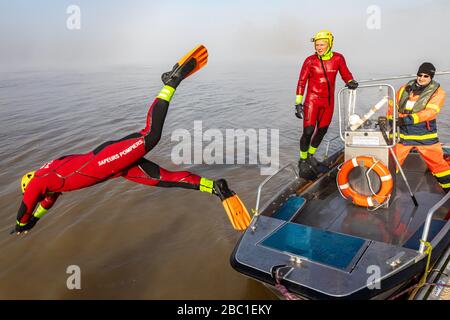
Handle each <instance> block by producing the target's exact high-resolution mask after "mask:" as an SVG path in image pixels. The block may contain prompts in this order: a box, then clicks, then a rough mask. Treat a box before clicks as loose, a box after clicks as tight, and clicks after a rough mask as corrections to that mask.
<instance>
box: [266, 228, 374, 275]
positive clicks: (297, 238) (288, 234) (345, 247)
mask: <svg viewBox="0 0 450 320" xmlns="http://www.w3.org/2000/svg"><path fill="white" fill-rule="evenodd" d="M365 242H366V240H364V239H361V238H357V237H352V236H347V235H344V234H340V233H335V232H330V231H326V230H319V229H315V228H311V227H308V226H305V225H301V224H297V223H287V224H285V225H284V226H283V227H281V228H280V229H278V230H277V231H275V232H274V233H273V234H272V235H270V236H269V237H268V238H266V239H265V240H263V241H262V243H261V244H262V245H263V246H265V247H268V248H271V249H275V250H278V251H282V252H288V253H291V254H293V255H298V256H301V257H304V258H307V259H309V260H311V261H314V262H317V263H321V264H325V265H328V266H331V267H334V268H338V269H342V270H345V269H347V268H349V266H350V263H351V262H352V261H353V260H354V258H355V256H356V255H357V254H358V252H359V251H360V249H361V248H362V246H363V245H364V243H365Z"/></svg>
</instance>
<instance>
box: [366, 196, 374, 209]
mask: <svg viewBox="0 0 450 320" xmlns="http://www.w3.org/2000/svg"><path fill="white" fill-rule="evenodd" d="M367 204H368V205H369V207H373V201H372V197H367Z"/></svg>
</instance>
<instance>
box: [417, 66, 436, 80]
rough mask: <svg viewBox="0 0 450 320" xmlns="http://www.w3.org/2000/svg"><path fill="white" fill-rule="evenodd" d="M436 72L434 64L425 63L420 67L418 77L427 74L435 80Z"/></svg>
mask: <svg viewBox="0 0 450 320" xmlns="http://www.w3.org/2000/svg"><path fill="white" fill-rule="evenodd" d="M435 72H436V68H435V67H434V66H433V64H432V63H430V62H424V63H422V65H421V66H420V67H419V70H418V71H417V75H419V74H421V73H425V74H428V75H429V76H430V77H431V79H433V77H434V73H435Z"/></svg>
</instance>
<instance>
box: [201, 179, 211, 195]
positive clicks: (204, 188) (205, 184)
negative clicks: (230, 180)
mask: <svg viewBox="0 0 450 320" xmlns="http://www.w3.org/2000/svg"><path fill="white" fill-rule="evenodd" d="M213 187H214V180H211V179H207V178H201V179H200V189H199V190H200V191H201V192H208V193H213Z"/></svg>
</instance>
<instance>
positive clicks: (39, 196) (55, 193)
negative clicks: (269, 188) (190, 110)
mask: <svg viewBox="0 0 450 320" xmlns="http://www.w3.org/2000/svg"><path fill="white" fill-rule="evenodd" d="M168 107H169V102H168V101H165V100H162V99H159V98H156V99H155V101H154V102H153V104H152V105H151V106H150V109H149V111H148V114H147V124H146V127H145V128H144V129H143V130H141V131H140V132H137V133H133V134H130V135H128V136H126V137H124V138H122V139H120V140H117V141H108V142H105V143H103V144H102V145H100V146H99V147H97V148H96V149H95V150H93V151H91V152H89V153H85V154H75V155H68V156H63V157H61V158H58V159H56V160H53V161H50V162H48V163H47V164H45V165H44V166H42V167H41V168H40V169H39V170H37V171H36V172H35V176H34V178H33V179H31V181H30V183H29V184H28V185H27V187H26V189H25V193H24V195H23V200H22V203H21V206H20V208H19V213H18V216H17V220H18V222H20V223H22V224H24V223H27V222H28V221H29V219H30V217H31V216H32V214H33V211H34V208H35V207H36V205H37V204H38V203H39V202H40V203H41V206H42V207H43V208H45V209H50V207H51V206H53V204H54V203H55V201H56V199H57V198H58V197H59V196H60V195H61V193H62V192H66V191H72V190H78V189H82V188H86V187H89V186H92V185H94V184H98V183H101V182H104V181H106V180H109V179H112V178H116V177H124V178H126V179H128V180H131V181H134V182H137V183H141V184H145V185H150V186H160V187H182V188H188V189H199V185H200V179H201V177H200V176H198V175H195V174H192V173H190V172H187V171H178V172H170V171H167V170H165V169H163V168H161V167H159V166H158V165H157V164H155V163H153V162H151V161H149V160H147V159H145V158H143V157H144V155H145V154H146V153H147V152H149V151H150V150H151V149H153V148H154V147H155V145H156V144H157V143H158V141H159V140H160V138H161V132H162V128H163V124H164V120H165V118H166V114H167V110H168Z"/></svg>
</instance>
